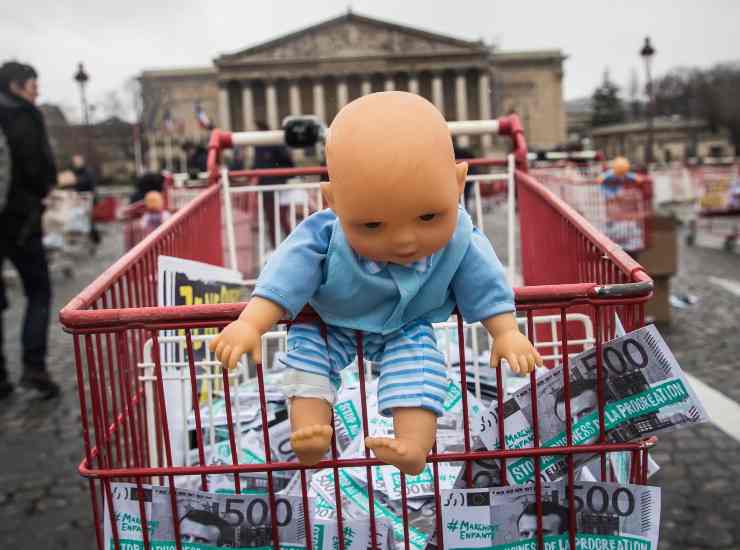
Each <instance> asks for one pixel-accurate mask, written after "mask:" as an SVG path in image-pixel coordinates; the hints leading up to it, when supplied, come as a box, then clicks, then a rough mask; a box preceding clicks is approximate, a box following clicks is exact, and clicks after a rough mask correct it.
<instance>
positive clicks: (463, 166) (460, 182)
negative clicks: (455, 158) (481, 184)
mask: <svg viewBox="0 0 740 550" xmlns="http://www.w3.org/2000/svg"><path fill="white" fill-rule="evenodd" d="M455 176H456V178H457V192H458V193H459V194H462V192H463V191H464V190H465V178H467V177H468V163H467V162H458V163H457V164H456V165H455Z"/></svg>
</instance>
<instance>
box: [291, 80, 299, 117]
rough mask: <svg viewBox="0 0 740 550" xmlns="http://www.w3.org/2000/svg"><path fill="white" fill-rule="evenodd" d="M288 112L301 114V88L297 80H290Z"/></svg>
mask: <svg viewBox="0 0 740 550" xmlns="http://www.w3.org/2000/svg"><path fill="white" fill-rule="evenodd" d="M290 114H291V115H300V114H301V89H300V87H299V85H298V81H297V80H292V81H291V82H290Z"/></svg>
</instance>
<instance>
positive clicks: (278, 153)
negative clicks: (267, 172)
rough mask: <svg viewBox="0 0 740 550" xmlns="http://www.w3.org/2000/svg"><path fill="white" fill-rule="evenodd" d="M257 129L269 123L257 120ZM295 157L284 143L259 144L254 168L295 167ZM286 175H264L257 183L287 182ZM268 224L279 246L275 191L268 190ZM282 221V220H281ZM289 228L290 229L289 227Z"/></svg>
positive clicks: (264, 128)
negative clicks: (276, 228) (276, 233)
mask: <svg viewBox="0 0 740 550" xmlns="http://www.w3.org/2000/svg"><path fill="white" fill-rule="evenodd" d="M257 129H258V130H260V131H263V132H264V131H266V130H269V128H268V126H267V124H265V122H263V121H261V120H260V121H258V122H257ZM293 166H294V165H293V159H292V158H291V157H290V151H288V148H287V147H285V146H284V145H258V146H257V147H255V148H254V162H253V164H252V168H254V169H258V168H293ZM286 180H287V178H286V177H285V176H264V177H261V178H259V181H258V182H257V185H282V184H284V183H285V182H286ZM262 197H263V199H264V200H263V202H262V204H263V205H264V209H265V213H266V221H267V226H268V228H269V230H270V238H271V239H272V241H271V242H272V243H273V246H274V247H275V248H277V246H278V244H280V243H278V240H277V238H276V237H277V236H276V235H275V192H274V191H268V192H265V193H263V194H262ZM281 221H282V220H281ZM282 226H283V231H286V228H285V223H283V224H282ZM288 230H289V229H288Z"/></svg>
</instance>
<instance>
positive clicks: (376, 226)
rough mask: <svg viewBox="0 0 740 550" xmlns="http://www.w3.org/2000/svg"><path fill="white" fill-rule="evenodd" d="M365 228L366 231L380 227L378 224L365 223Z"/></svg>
mask: <svg viewBox="0 0 740 550" xmlns="http://www.w3.org/2000/svg"><path fill="white" fill-rule="evenodd" d="M365 227H366V228H368V229H377V228H378V227H380V222H367V223H366V224H365Z"/></svg>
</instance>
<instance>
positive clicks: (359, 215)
mask: <svg viewBox="0 0 740 550" xmlns="http://www.w3.org/2000/svg"><path fill="white" fill-rule="evenodd" d="M384 177H385V176H384V174H376V175H374V176H373V177H369V178H363V177H350V178H348V179H344V180H342V182H341V183H340V184H339V185H337V186H336V187H335V189H334V191H335V192H334V210H335V212H336V214H337V216H338V217H339V219H340V222H341V224H342V229H344V233H345V235H346V237H347V240H348V242H349V244H350V246H351V247H352V248H353V249H354V250H355V252H357V253H358V254H360V255H361V256H363V257H365V258H369V259H371V260H375V261H383V262H393V263H397V264H409V263H411V262H415V261H416V260H420V259H422V258H425V257H427V256H430V255H432V254H434V253H435V252H437V251H438V250H440V249H441V248H443V247H444V246H445V245H446V244H447V243H448V242H449V240H450V238H452V234H453V232H454V231H455V227H456V226H457V209H458V200H459V193H458V192H457V184H456V179H455V173H454V171H453V172H452V173H451V174H449V173H448V174H441V173H427V174H426V175H421V174H418V173H416V174H414V173H410V174H399V177H400V179H402V180H403V183H401V182H391V183H389V182H387V181H382V180H383V179H384ZM394 179H395V178H394Z"/></svg>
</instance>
